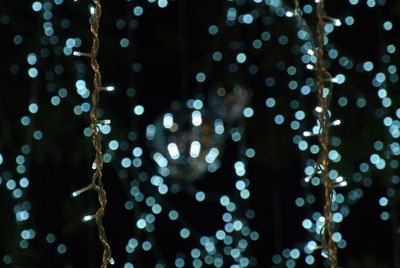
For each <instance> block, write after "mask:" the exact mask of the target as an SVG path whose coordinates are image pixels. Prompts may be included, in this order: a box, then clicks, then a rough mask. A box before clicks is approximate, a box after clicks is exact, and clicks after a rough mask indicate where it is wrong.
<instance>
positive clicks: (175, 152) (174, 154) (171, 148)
mask: <svg viewBox="0 0 400 268" xmlns="http://www.w3.org/2000/svg"><path fill="white" fill-rule="evenodd" d="M167 148H168V153H169V155H170V156H171V158H172V159H178V158H179V157H180V153H179V149H178V146H177V145H176V143H173V142H172V143H170V144H168V147H167Z"/></svg>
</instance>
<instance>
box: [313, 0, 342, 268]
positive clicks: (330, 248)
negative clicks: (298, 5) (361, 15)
mask: <svg viewBox="0 0 400 268" xmlns="http://www.w3.org/2000/svg"><path fill="white" fill-rule="evenodd" d="M316 15H317V21H318V22H317V28H316V32H317V50H316V51H315V53H316V57H317V63H316V66H317V68H316V84H317V96H318V107H321V112H319V113H318V121H319V124H320V134H319V135H318V140H319V143H320V145H321V153H320V155H319V163H320V164H321V179H322V182H323V188H324V199H325V203H324V218H325V225H324V228H323V231H322V232H323V233H322V235H323V236H322V242H323V246H324V249H325V250H326V253H327V254H328V259H329V260H330V267H331V268H337V263H338V260H337V248H336V244H335V242H334V241H333V238H332V229H333V221H332V194H333V184H332V182H331V181H330V179H329V127H330V126H331V123H330V120H329V119H330V118H329V111H328V108H329V107H328V105H329V103H328V101H329V98H330V95H331V92H332V83H331V75H330V73H329V72H328V70H327V69H326V67H325V63H324V38H325V24H326V23H325V3H324V0H319V1H317V7H316ZM327 82H328V83H327ZM326 89H327V90H328V94H326V93H325V92H324V91H325V90H326Z"/></svg>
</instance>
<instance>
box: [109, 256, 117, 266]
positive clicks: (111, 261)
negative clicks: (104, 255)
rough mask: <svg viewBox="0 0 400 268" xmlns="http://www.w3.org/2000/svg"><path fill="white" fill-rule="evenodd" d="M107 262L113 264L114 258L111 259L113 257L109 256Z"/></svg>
mask: <svg viewBox="0 0 400 268" xmlns="http://www.w3.org/2000/svg"><path fill="white" fill-rule="evenodd" d="M108 262H109V263H110V264H111V265H114V264H115V261H114V259H113V258H111V257H110V258H109V259H108Z"/></svg>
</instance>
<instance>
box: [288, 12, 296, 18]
mask: <svg viewBox="0 0 400 268" xmlns="http://www.w3.org/2000/svg"><path fill="white" fill-rule="evenodd" d="M293 15H294V14H293V12H292V11H286V17H288V18H291V17H293Z"/></svg>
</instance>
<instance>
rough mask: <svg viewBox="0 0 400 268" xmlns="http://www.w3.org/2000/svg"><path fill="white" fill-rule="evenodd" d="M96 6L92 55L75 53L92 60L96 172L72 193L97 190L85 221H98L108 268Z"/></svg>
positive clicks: (95, 0)
mask: <svg viewBox="0 0 400 268" xmlns="http://www.w3.org/2000/svg"><path fill="white" fill-rule="evenodd" d="M93 3H94V4H95V7H94V9H93V8H92V9H91V15H92V17H91V25H90V31H91V32H92V36H93V42H92V48H91V52H90V53H84V52H74V55H75V56H86V57H89V58H90V65H91V67H92V69H93V72H94V78H93V86H94V88H93V92H92V97H91V101H92V106H91V110H90V128H91V131H92V145H93V148H94V150H95V161H94V168H95V171H94V173H93V175H92V179H91V183H90V184H89V185H88V186H86V187H84V188H82V189H81V190H78V191H76V192H74V193H72V196H74V197H76V196H78V195H80V194H81V193H83V192H86V191H88V190H92V189H93V190H95V191H96V192H97V195H98V200H99V203H100V207H99V208H98V209H97V211H96V213H95V214H94V215H89V216H85V217H84V218H83V221H89V220H92V219H95V220H96V224H97V227H98V233H99V240H100V243H101V244H102V245H103V256H102V264H101V266H100V267H101V268H107V267H108V265H109V264H113V263H114V261H113V259H112V258H111V248H110V245H109V243H108V240H107V236H106V231H105V228H104V226H103V217H104V214H105V209H106V204H107V196H106V191H105V189H104V187H103V182H102V176H103V174H102V169H103V164H104V162H103V153H102V145H101V136H100V133H99V124H100V125H101V124H109V123H110V122H109V121H110V120H99V119H97V104H98V103H99V99H100V92H101V91H103V90H104V87H103V86H102V84H101V73H100V66H99V64H98V62H97V54H98V51H99V47H100V40H99V32H98V30H99V24H100V16H101V3H100V0H93Z"/></svg>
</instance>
